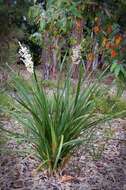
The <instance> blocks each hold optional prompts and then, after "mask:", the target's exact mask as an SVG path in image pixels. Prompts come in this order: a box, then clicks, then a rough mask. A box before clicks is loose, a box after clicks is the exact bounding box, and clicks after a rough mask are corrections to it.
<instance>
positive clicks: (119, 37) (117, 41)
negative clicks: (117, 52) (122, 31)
mask: <svg viewBox="0 0 126 190" xmlns="http://www.w3.org/2000/svg"><path fill="white" fill-rule="evenodd" d="M121 41H122V36H121V35H116V36H115V45H116V46H119V45H120V43H121Z"/></svg>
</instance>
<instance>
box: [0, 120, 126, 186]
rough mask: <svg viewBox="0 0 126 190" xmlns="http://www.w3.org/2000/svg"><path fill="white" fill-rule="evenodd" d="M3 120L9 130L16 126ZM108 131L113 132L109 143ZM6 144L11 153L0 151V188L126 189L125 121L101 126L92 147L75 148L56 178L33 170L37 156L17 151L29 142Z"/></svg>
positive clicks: (36, 162)
mask: <svg viewBox="0 0 126 190" xmlns="http://www.w3.org/2000/svg"><path fill="white" fill-rule="evenodd" d="M3 123H4V127H5V128H6V127H7V128H8V129H12V130H14V129H15V127H17V123H14V122H13V121H4V122H3ZM108 130H111V133H112V134H111V137H110V138H109V140H107V142H106V140H105V138H104V137H105V134H107V131H108ZM109 134H110V131H109ZM92 145H93V146H92ZM103 145H105V146H103ZM5 147H6V149H8V152H6V151H5V152H1V154H0V189H1V190H13V189H19V190H47V189H48V190H126V120H122V119H120V120H114V121H112V124H111V129H110V126H108V125H107V124H106V125H104V126H102V127H99V129H98V130H97V133H96V134H95V138H94V140H93V141H92V142H91V143H90V145H89V147H88V148H86V149H85V147H84V146H81V147H80V148H79V150H76V151H75V153H74V155H73V156H72V157H71V159H70V161H69V163H68V165H67V166H66V167H65V168H64V170H63V171H62V172H61V173H60V174H59V175H57V176H53V177H48V176H47V175H46V171H39V172H37V173H35V172H34V171H35V169H36V168H37V166H38V165H39V164H40V162H39V160H37V159H36V158H35V157H34V155H32V154H24V155H23V156H22V155H21V154H19V153H17V151H18V152H20V151H22V150H25V149H27V148H28V147H30V145H29V144H28V143H27V142H23V144H21V143H20V142H18V141H15V140H14V139H12V140H9V141H7V142H6V143H5V145H3V149H4V148H5ZM91 147H92V148H91ZM101 147H102V148H101ZM103 147H104V148H103ZM94 148H95V149H94ZM89 150H90V151H89ZM91 150H94V152H91Z"/></svg>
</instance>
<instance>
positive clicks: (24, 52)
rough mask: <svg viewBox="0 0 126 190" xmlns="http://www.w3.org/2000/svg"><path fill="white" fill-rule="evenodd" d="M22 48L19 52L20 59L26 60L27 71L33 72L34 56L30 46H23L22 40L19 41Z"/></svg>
mask: <svg viewBox="0 0 126 190" xmlns="http://www.w3.org/2000/svg"><path fill="white" fill-rule="evenodd" d="M18 44H19V46H20V49H19V54H20V57H21V58H20V59H21V60H22V61H23V62H24V64H25V66H26V68H27V71H28V72H29V73H33V72H34V63H33V61H32V56H31V54H30V51H29V50H28V48H26V47H23V46H22V44H21V43H20V42H18Z"/></svg>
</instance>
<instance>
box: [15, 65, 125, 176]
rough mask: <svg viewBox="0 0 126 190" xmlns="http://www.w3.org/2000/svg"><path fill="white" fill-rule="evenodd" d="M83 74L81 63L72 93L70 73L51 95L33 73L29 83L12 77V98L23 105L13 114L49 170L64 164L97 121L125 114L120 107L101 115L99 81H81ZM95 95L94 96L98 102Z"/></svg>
mask: <svg viewBox="0 0 126 190" xmlns="http://www.w3.org/2000/svg"><path fill="white" fill-rule="evenodd" d="M82 76H83V73H82V68H81V66H80V75H79V79H78V84H77V86H76V90H75V92H74V93H73V94H72V93H71V86H72V82H71V78H70V73H69V74H68V75H67V77H66V79H65V82H64V87H63V89H62V90H61V89H60V87H59V85H57V88H56V89H54V91H53V95H50V94H48V95H47V93H46V91H45V89H44V88H43V86H42V85H41V84H40V82H38V79H37V77H36V74H35V73H34V74H33V80H32V85H31V86H29V85H28V84H27V82H26V81H25V82H24V81H23V80H22V79H21V78H20V77H18V76H14V77H13V84H14V88H15V90H16V92H17V94H16V96H15V100H16V101H17V102H18V103H19V104H20V105H21V106H22V107H23V108H24V109H23V110H24V111H23V110H17V108H16V109H15V111H14V112H13V116H14V117H15V118H16V119H17V120H18V121H19V122H20V123H22V126H23V127H24V128H25V130H24V131H27V135H26V139H28V140H29V141H30V142H31V143H32V144H33V145H34V146H33V147H34V149H35V151H36V156H38V157H39V158H40V159H41V161H42V165H43V167H45V168H46V169H48V171H49V172H50V173H53V172H55V171H57V170H58V169H59V168H63V167H64V166H65V164H66V162H67V161H68V160H69V158H70V156H71V155H72V153H73V151H74V150H75V148H76V147H77V146H79V145H80V144H82V143H85V142H87V141H88V138H87V137H90V136H91V131H92V130H93V129H94V128H95V127H96V126H97V125H99V124H101V123H104V122H106V121H108V120H111V119H113V118H115V117H119V116H121V115H124V114H125V111H121V112H116V113H113V112H109V113H106V114H105V113H104V115H103V114H102V113H100V112H99V111H97V105H98V100H100V101H101V100H102V98H103V96H104V91H102V90H101V87H100V86H99V83H98V81H95V82H93V83H91V84H88V85H82V84H83V79H82ZM59 83H60V79H59V80H58V84H59ZM94 97H97V103H96V98H94ZM85 134H86V135H85Z"/></svg>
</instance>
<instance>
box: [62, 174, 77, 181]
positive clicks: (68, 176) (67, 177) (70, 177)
mask: <svg viewBox="0 0 126 190" xmlns="http://www.w3.org/2000/svg"><path fill="white" fill-rule="evenodd" d="M73 179H75V177H73V176H70V175H63V176H61V178H60V181H61V183H63V182H68V181H72V180H73Z"/></svg>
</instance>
